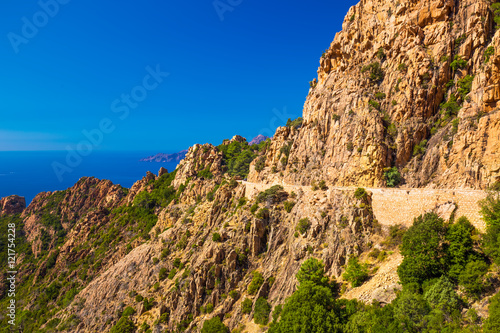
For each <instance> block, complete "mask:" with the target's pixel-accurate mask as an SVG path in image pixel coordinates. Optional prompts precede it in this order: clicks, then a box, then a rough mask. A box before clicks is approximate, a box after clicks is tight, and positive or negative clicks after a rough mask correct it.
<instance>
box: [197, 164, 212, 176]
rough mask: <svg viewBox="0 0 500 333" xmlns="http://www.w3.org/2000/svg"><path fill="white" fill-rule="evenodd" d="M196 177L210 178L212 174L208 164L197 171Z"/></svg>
mask: <svg viewBox="0 0 500 333" xmlns="http://www.w3.org/2000/svg"><path fill="white" fill-rule="evenodd" d="M197 176H198V178H204V179H212V178H214V175H213V174H212V173H211V172H210V166H207V167H206V168H205V169H203V170H201V171H199V172H198V175H197Z"/></svg>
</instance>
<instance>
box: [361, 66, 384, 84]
mask: <svg viewBox="0 0 500 333" xmlns="http://www.w3.org/2000/svg"><path fill="white" fill-rule="evenodd" d="M361 72H362V73H366V72H369V73H370V75H369V78H370V81H371V82H372V83H378V82H380V81H382V80H383V79H384V71H383V70H382V66H380V63H379V62H373V63H371V64H369V65H367V66H364V67H363V68H362V69H361Z"/></svg>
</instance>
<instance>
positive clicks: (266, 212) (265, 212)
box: [255, 207, 269, 219]
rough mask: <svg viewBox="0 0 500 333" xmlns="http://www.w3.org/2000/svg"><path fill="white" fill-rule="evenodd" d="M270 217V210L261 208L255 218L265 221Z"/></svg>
mask: <svg viewBox="0 0 500 333" xmlns="http://www.w3.org/2000/svg"><path fill="white" fill-rule="evenodd" d="M268 216H269V209H268V208H266V207H264V208H261V209H260V210H259V211H258V212H257V214H255V217H256V218H258V219H265V218H267V217H268Z"/></svg>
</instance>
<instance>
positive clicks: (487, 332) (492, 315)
mask: <svg viewBox="0 0 500 333" xmlns="http://www.w3.org/2000/svg"><path fill="white" fill-rule="evenodd" d="M488 312H489V317H488V319H486V321H485V323H484V326H483V329H484V331H483V332H484V333H498V332H500V293H497V294H496V295H495V296H493V297H492V298H490V305H489V308H488Z"/></svg>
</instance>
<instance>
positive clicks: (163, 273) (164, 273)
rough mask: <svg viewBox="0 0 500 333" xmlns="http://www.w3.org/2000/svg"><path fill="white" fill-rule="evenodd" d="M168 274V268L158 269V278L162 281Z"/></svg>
mask: <svg viewBox="0 0 500 333" xmlns="http://www.w3.org/2000/svg"><path fill="white" fill-rule="evenodd" d="M167 276H168V270H167V269H166V268H165V267H162V268H161V269H160V273H158V280H160V281H163V280H165V279H166V278H167Z"/></svg>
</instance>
